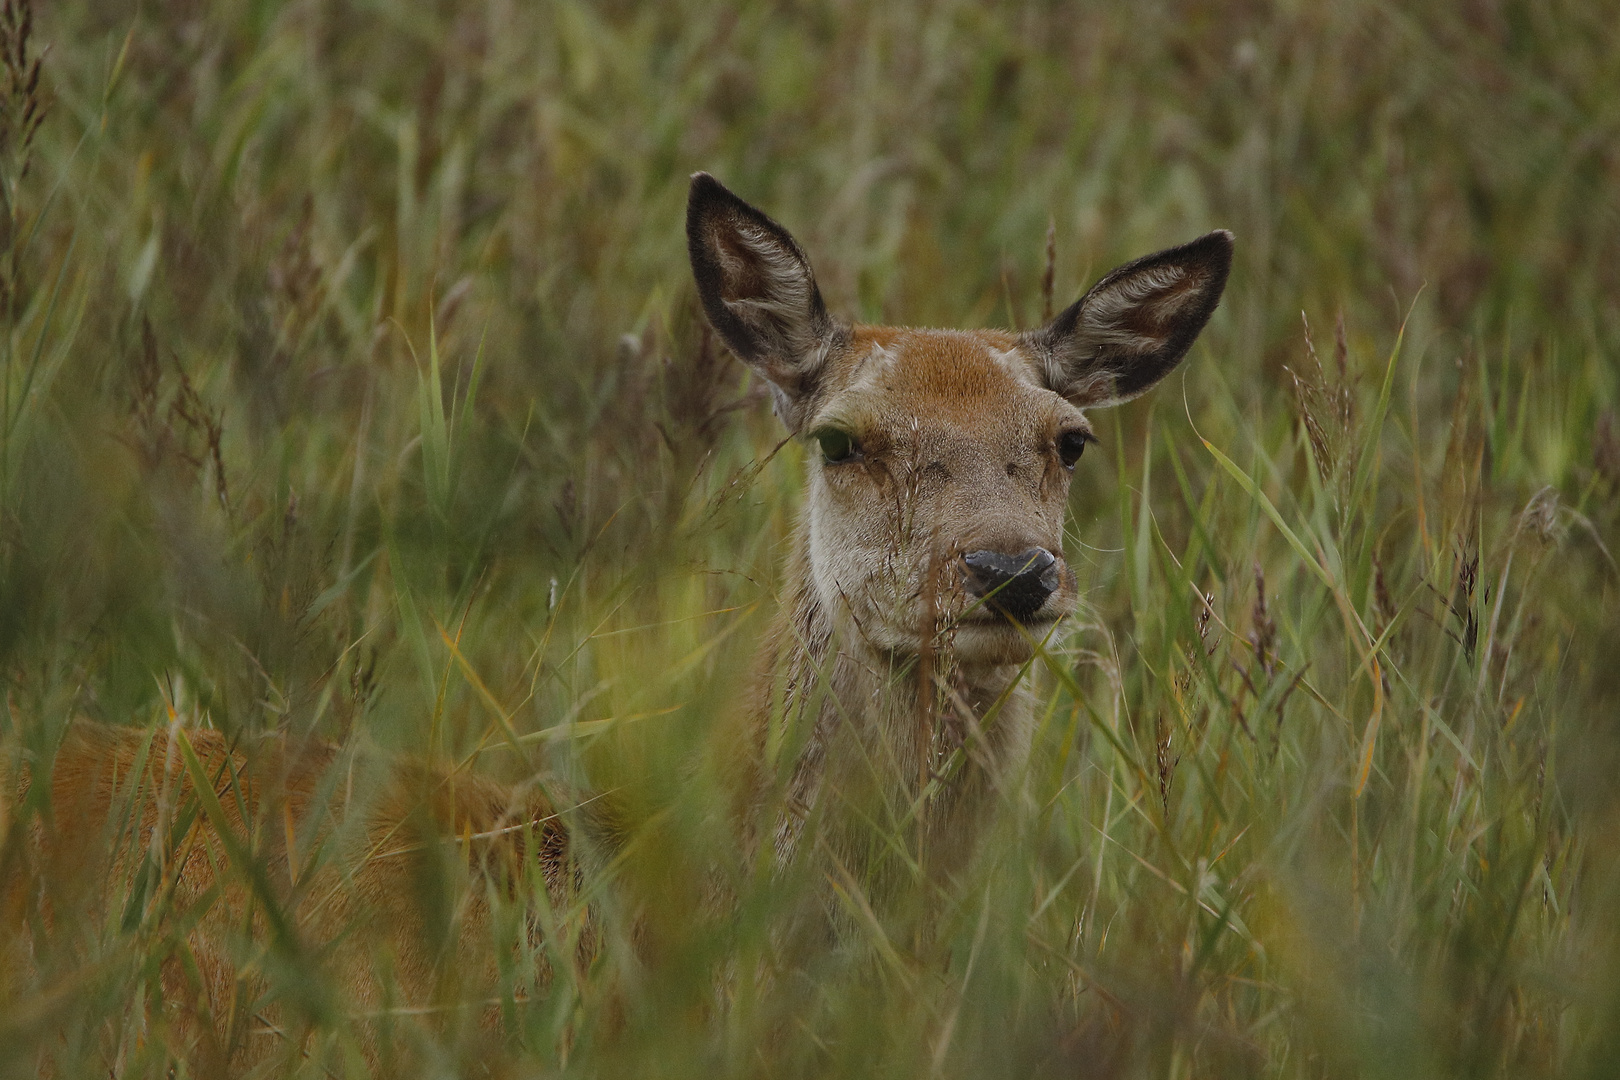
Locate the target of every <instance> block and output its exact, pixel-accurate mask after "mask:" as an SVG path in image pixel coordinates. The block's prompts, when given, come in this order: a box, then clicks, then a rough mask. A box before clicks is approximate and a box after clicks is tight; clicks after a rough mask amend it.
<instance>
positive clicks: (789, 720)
mask: <svg viewBox="0 0 1620 1080" xmlns="http://www.w3.org/2000/svg"><path fill="white" fill-rule="evenodd" d="M807 532H808V530H807V529H806V528H805V527H804V525H802V524H801V526H800V527H799V529H798V530H797V535H796V537H795V541H794V545H793V551H792V555H791V557H790V560H789V565H788V576H787V579H786V585H785V588H784V595H783V596H782V604H781V607H780V609H779V614H778V616H777V622H776V625H775V627H774V628H773V632H772V634H771V635H770V637H769V638H768V640H767V642H766V644H765V646H764V648H763V649H762V655H761V661H762V664H761V671H760V675H761V679H760V684H759V689H760V691H761V693H760V696H759V698H758V699H756V709H755V712H756V716H758V717H759V718H760V719H761V720H762V721H763V728H764V732H765V734H764V741H765V743H766V744H769V743H770V742H771V735H770V734H769V732H770V731H773V730H775V731H781V732H785V733H788V734H787V735H786V737H785V739H783V740H780V741H779V742H778V746H779V748H780V750H782V751H786V752H788V753H793V752H797V755H798V757H797V760H796V761H795V762H794V763H793V764H792V766H791V770H790V774H791V776H792V779H791V782H790V788H789V791H788V793H787V794H788V799H787V802H788V806H787V810H788V816H789V818H790V819H797V821H801V822H802V820H803V819H804V818H805V817H807V816H808V814H809V813H810V812H811V810H812V808H813V807H815V806H816V804H817V802H818V800H819V799H820V797H821V795H822V792H823V789H824V788H826V786H827V785H828V784H829V783H833V784H840V785H842V784H843V783H844V782H845V781H846V780H847V779H848V778H849V776H850V775H853V774H856V773H859V774H862V775H863V776H870V775H872V773H873V772H874V770H873V769H872V767H871V764H875V765H876V766H877V769H876V770H875V771H876V773H877V775H878V776H879V777H880V778H883V779H880V780H879V781H878V782H880V783H883V782H885V781H886V782H887V784H888V785H889V788H890V790H889V792H888V794H889V795H891V796H893V795H899V794H901V793H903V794H904V795H905V797H906V799H907V801H909V800H911V799H914V798H916V797H917V794H918V793H919V792H922V791H925V790H927V791H929V792H930V794H929V798H928V800H927V805H928V806H929V810H930V816H931V817H932V818H933V819H934V820H933V822H932V823H931V831H932V830H933V829H938V828H942V827H947V826H946V825H945V822H946V821H947V820H948V819H958V818H962V817H964V816H966V815H965V814H964V813H963V811H965V810H967V809H968V808H969V807H971V806H973V805H976V804H977V803H978V802H979V801H980V800H982V798H983V797H984V796H985V795H987V794H988V793H989V792H990V791H991V790H993V788H994V786H995V785H996V783H997V781H998V779H999V777H1000V776H1001V775H1003V774H1004V772H1005V770H1006V767H1007V765H1008V764H1009V763H1010V762H1012V761H1014V760H1015V759H1016V758H1017V756H1019V755H1021V754H1022V753H1023V751H1024V750H1025V749H1026V748H1027V745H1028V736H1029V730H1028V729H1029V727H1030V720H1031V713H1032V702H1031V698H1030V695H1029V693H1028V691H1027V689H1026V688H1025V687H1024V686H1022V685H1021V682H1020V676H1021V675H1022V674H1023V669H1022V667H1021V666H1020V665H1017V664H982V665H968V664H963V663H960V662H958V660H957V659H956V658H955V657H954V656H953V655H952V654H951V652H950V650H949V648H948V646H947V647H945V648H942V649H940V650H938V651H936V652H933V653H932V654H925V655H916V654H904V655H902V654H895V653H888V652H882V651H879V650H876V649H873V648H872V647H871V646H870V644H869V643H868V642H866V641H865V640H864V638H863V636H862V635H861V634H860V633H859V631H858V629H857V628H853V627H851V626H850V624H849V620H848V618H847V617H845V618H840V613H839V612H838V611H835V610H830V609H829V606H828V604H827V603H826V602H825V601H824V600H823V599H822V598H821V597H820V596H818V594H817V590H816V589H815V588H814V587H813V585H812V583H811V582H812V579H811V574H810V552H809V542H808V537H807ZM768 756H769V757H776V755H775V754H770V755H768ZM777 760H778V761H780V758H779V757H777ZM869 763H870V764H869ZM779 775H780V774H779ZM896 788H897V789H898V790H894V789H896ZM891 801H897V800H893V799H892V798H891ZM784 827H785V829H786V830H787V833H788V834H789V835H786V836H779V837H778V846H779V847H781V846H782V845H783V843H784V842H786V843H787V844H788V846H789V847H791V845H792V844H793V843H794V842H795V841H796V837H797V826H796V824H794V823H793V822H791V821H790V822H788V823H787V824H785V826H784Z"/></svg>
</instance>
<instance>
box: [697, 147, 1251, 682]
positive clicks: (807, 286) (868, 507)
mask: <svg viewBox="0 0 1620 1080" xmlns="http://www.w3.org/2000/svg"><path fill="white" fill-rule="evenodd" d="M687 235H688V242H689V248H690V254H691V259H692V269H693V274H694V276H695V278H696V280H697V285H698V292H699V295H700V297H701V299H702V301H703V306H704V310H705V312H706V313H707V314H708V317H709V320H710V322H711V323H712V324H713V325H714V327H715V329H716V330H717V331H718V332H719V333H720V335H721V337H722V338H723V339H724V340H725V341H726V343H727V345H729V346H730V348H731V349H732V351H733V352H735V353H736V354H737V355H738V357H739V358H740V359H742V360H743V361H744V362H745V363H747V364H748V365H749V366H751V367H752V368H753V369H754V370H755V371H756V372H758V373H759V374H761V375H762V376H764V378H765V379H767V380H768V381H769V384H770V386H771V390H772V396H773V399H774V401H775V406H776V411H777V414H778V415H779V416H780V417H781V418H782V420H783V422H784V423H785V424H786V425H787V426H788V428H789V430H790V431H792V432H793V433H794V434H795V435H798V436H800V437H801V438H803V439H804V440H805V441H806V442H807V443H809V444H810V448H811V451H812V452H811V455H810V457H811V463H810V477H809V493H808V502H807V505H806V509H805V514H806V524H807V528H808V536H809V571H808V573H809V582H808V583H807V584H808V586H809V587H810V588H811V589H812V590H813V591H814V593H815V596H816V599H817V600H818V601H819V603H820V605H821V606H822V608H823V610H825V611H827V612H828V613H830V614H831V615H832V617H833V620H834V625H835V627H837V630H838V632H839V636H840V637H841V638H842V639H843V640H844V641H846V642H848V643H850V644H852V645H855V646H857V647H862V646H864V648H865V649H867V650H869V651H871V652H874V653H878V654H891V655H894V654H899V655H902V656H903V655H905V654H915V653H918V652H920V651H922V650H923V649H925V648H927V649H949V650H950V652H951V653H952V655H953V656H954V657H955V659H956V661H957V662H958V663H961V664H964V665H980V664H1008V663H1019V662H1022V661H1024V660H1027V659H1028V658H1029V657H1030V656H1031V655H1032V654H1033V650H1034V647H1035V644H1036V642H1038V641H1039V640H1040V639H1041V638H1042V637H1044V636H1045V635H1046V633H1047V632H1048V631H1049V630H1050V629H1051V628H1052V626H1053V625H1054V624H1055V623H1056V622H1057V621H1058V620H1059V619H1061V618H1062V617H1063V616H1065V615H1067V614H1068V613H1069V612H1070V611H1071V610H1073V607H1074V603H1075V580H1074V574H1073V572H1072V571H1071V570H1070V569H1069V567H1068V564H1067V563H1066V561H1065V560H1064V557H1063V543H1062V537H1063V521H1064V510H1065V506H1066V504H1067V500H1068V493H1069V484H1070V481H1071V479H1072V477H1073V475H1074V470H1075V468H1076V467H1077V465H1078V463H1079V460H1080V458H1081V455H1082V453H1083V451H1084V450H1085V447H1086V444H1087V443H1088V442H1090V441H1092V440H1093V434H1092V429H1091V426H1090V424H1089V423H1088V422H1087V420H1086V417H1085V410H1086V409H1088V408H1096V407H1100V406H1106V405H1112V404H1116V403H1118V402H1120V401H1124V400H1127V399H1129V398H1131V397H1134V396H1136V395H1137V394H1139V393H1142V392H1143V391H1145V390H1147V389H1148V388H1149V387H1151V386H1152V385H1154V384H1155V383H1157V382H1158V381H1159V380H1160V379H1162V378H1163V377H1164V376H1165V375H1166V374H1168V373H1169V372H1170V370H1171V369H1172V368H1174V367H1175V365H1176V364H1177V363H1178V362H1179V361H1180V359H1181V357H1182V356H1183V355H1185V354H1186V351H1187V349H1188V347H1189V346H1190V345H1191V344H1192V341H1193V339H1194V338H1195V337H1196V336H1197V335H1198V332H1199V331H1200V330H1201V329H1202V328H1203V326H1204V324H1205V322H1207V321H1208V319H1209V316H1210V313H1211V312H1212V311H1213V310H1214V308H1215V304H1216V303H1217V302H1218V301H1219V299H1220V294H1221V290H1222V288H1223V287H1224V285H1225V282H1226V275H1227V271H1228V269H1229V267H1230V265H1231V252H1232V240H1231V235H1230V234H1229V233H1225V232H1215V233H1210V234H1209V235H1208V236H1205V237H1203V238H1201V239H1199V240H1195V241H1193V242H1192V243H1191V244H1187V245H1184V246H1183V247H1179V248H1173V249H1171V250H1169V251H1165V252H1160V253H1159V254H1157V255H1150V256H1148V257H1147V258H1145V259H1139V260H1137V261H1136V262H1133V263H1130V264H1128V265H1126V266H1123V267H1120V268H1119V269H1118V270H1115V271H1114V272H1113V273H1111V274H1109V275H1108V276H1106V277H1105V278H1103V280H1102V281H1100V282H1098V283H1097V285H1096V286H1094V287H1093V288H1092V289H1091V290H1090V291H1089V292H1088V293H1087V294H1086V295H1085V296H1084V297H1082V298H1081V299H1080V300H1079V301H1077V302H1076V303H1075V304H1074V305H1072V306H1071V307H1069V308H1068V309H1067V310H1065V311H1064V312H1062V313H1061V314H1060V315H1058V316H1057V318H1055V319H1054V320H1053V321H1052V322H1051V323H1050V324H1049V325H1048V326H1046V327H1044V328H1042V329H1041V330H1038V331H1034V332H1032V333H1026V334H1012V333H1007V332H1003V331H996V330H981V331H953V330H912V329H900V328H893V327H869V326H853V327H851V326H845V325H842V324H840V323H838V322H836V321H835V320H834V319H833V318H832V317H831V316H829V315H828V313H827V310H826V307H825V305H824V304H823V303H822V299H821V294H820V291H819V290H818V289H817V287H816V283H815V277H814V275H813V273H812V272H811V269H810V263H809V260H808V259H807V258H806V257H805V255H804V253H803V252H802V251H801V250H800V248H799V246H798V244H797V243H795V242H794V240H793V238H792V237H791V236H789V235H788V233H787V232H786V230H784V229H783V228H782V227H781V226H780V225H778V224H776V222H774V221H772V220H771V219H770V218H768V217H766V216H765V215H764V214H762V213H760V212H759V211H758V210H756V209H754V208H753V207H751V206H749V205H748V204H747V203H745V202H743V201H742V200H741V199H739V198H737V197H736V196H735V195H733V194H732V193H731V192H729V191H727V190H726V189H725V188H724V187H722V186H721V185H720V184H719V183H718V182H717V181H715V180H714V179H713V178H712V177H710V176H708V175H707V174H703V173H699V174H698V175H697V176H695V177H694V178H693V181H692V191H691V200H690V203H689V206H688V211H687Z"/></svg>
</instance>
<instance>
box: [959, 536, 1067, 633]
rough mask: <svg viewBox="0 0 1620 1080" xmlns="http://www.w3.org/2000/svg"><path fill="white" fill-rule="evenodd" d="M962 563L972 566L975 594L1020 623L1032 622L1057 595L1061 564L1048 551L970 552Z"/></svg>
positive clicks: (970, 572)
mask: <svg viewBox="0 0 1620 1080" xmlns="http://www.w3.org/2000/svg"><path fill="white" fill-rule="evenodd" d="M962 561H963V562H965V563H967V566H968V584H969V586H971V587H972V589H973V595H975V596H980V597H984V598H986V599H987V601H988V602H989V604H990V606H991V607H992V608H994V609H995V610H997V611H1000V612H1001V613H1002V614H1003V615H1006V616H1007V617H1008V618H1011V619H1016V620H1018V621H1019V622H1026V621H1028V619H1029V617H1030V616H1032V615H1034V614H1035V613H1036V612H1037V611H1039V610H1040V609H1041V605H1042V604H1044V603H1046V598H1047V597H1048V596H1051V595H1052V594H1053V593H1055V592H1057V588H1058V561H1057V559H1056V558H1055V557H1054V556H1053V555H1052V553H1051V552H1050V551H1047V550H1046V549H1045V548H1030V549H1029V550H1028V551H1026V552H1023V553H1022V554H1019V555H1003V554H1002V553H1001V552H999V551H970V552H968V553H967V554H966V555H964V556H962Z"/></svg>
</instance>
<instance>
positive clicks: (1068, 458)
mask: <svg viewBox="0 0 1620 1080" xmlns="http://www.w3.org/2000/svg"><path fill="white" fill-rule="evenodd" d="M1089 441H1090V439H1089V438H1088V437H1087V435H1086V433H1085V432H1083V431H1065V432H1064V433H1063V434H1061V435H1059V436H1058V440H1057V452H1058V457H1060V458H1062V459H1063V467H1064V468H1065V469H1072V468H1074V463H1075V462H1077V461H1079V460H1080V455H1081V454H1083V453H1085V452H1086V443H1087V442H1089Z"/></svg>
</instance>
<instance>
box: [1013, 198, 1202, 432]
mask: <svg viewBox="0 0 1620 1080" xmlns="http://www.w3.org/2000/svg"><path fill="white" fill-rule="evenodd" d="M1231 268H1232V234H1231V233H1229V232H1227V231H1226V230H1225V229H1219V230H1217V231H1215V232H1212V233H1210V234H1209V235H1207V236H1202V237H1199V238H1198V239H1197V240H1194V241H1193V242H1192V243H1190V244H1183V245H1182V246H1180V247H1174V248H1171V249H1169V250H1168V251H1161V252H1159V253H1158V254H1156V255H1148V256H1146V257H1145V258H1141V259H1137V260H1136V261H1135V262H1131V263H1126V264H1125V265H1124V266H1121V267H1120V268H1119V269H1117V270H1115V271H1113V272H1112V273H1110V274H1109V275H1108V276H1107V277H1105V278H1103V279H1102V280H1101V281H1099V282H1097V284H1095V285H1093V286H1092V287H1091V289H1090V291H1089V292H1087V293H1086V295H1084V296H1082V297H1081V298H1080V299H1079V300H1077V301H1075V303H1073V304H1071V305H1070V306H1069V307H1068V308H1066V309H1064V310H1063V311H1062V312H1060V313H1059V314H1058V315H1057V317H1056V318H1054V319H1053V320H1052V321H1051V322H1050V323H1048V324H1047V325H1046V326H1045V327H1043V328H1041V329H1040V330H1036V331H1032V332H1030V333H1028V334H1026V335H1025V336H1024V346H1025V348H1026V349H1029V350H1030V351H1032V352H1033V353H1034V354H1035V355H1036V357H1037V359H1038V361H1039V363H1040V364H1041V366H1042V368H1043V369H1044V375H1045V378H1046V385H1047V387H1048V388H1049V389H1051V390H1052V391H1054V392H1055V393H1058V394H1061V395H1062V396H1063V397H1065V398H1068V399H1069V401H1071V402H1073V403H1074V404H1075V405H1078V406H1080V407H1081V408H1087V407H1097V406H1104V405H1117V404H1119V403H1120V402H1122V401H1129V400H1130V399H1131V398H1133V397H1135V396H1136V395H1138V394H1140V393H1143V392H1144V391H1146V390H1148V389H1149V388H1150V387H1152V386H1153V385H1154V384H1155V383H1157V382H1158V381H1159V380H1160V379H1162V378H1164V377H1165V376H1166V375H1168V374H1170V372H1171V370H1173V369H1174V368H1175V366H1176V365H1177V364H1178V363H1180V362H1181V358H1182V357H1183V356H1185V355H1186V354H1187V350H1188V349H1189V348H1191V347H1192V343H1193V339H1194V338H1196V337H1197V336H1198V332H1199V331H1200V330H1202V329H1203V328H1204V324H1205V323H1207V322H1208V321H1209V317H1210V315H1211V313H1213V312H1214V310H1215V305H1216V304H1218V303H1220V299H1221V291H1222V290H1223V289H1225V288H1226V275H1227V272H1228V271H1229V270H1231Z"/></svg>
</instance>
